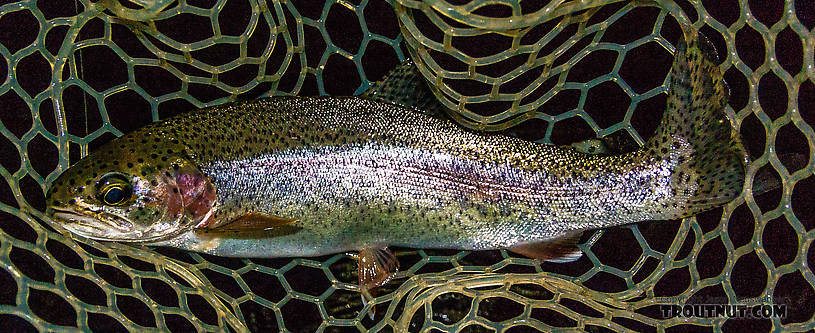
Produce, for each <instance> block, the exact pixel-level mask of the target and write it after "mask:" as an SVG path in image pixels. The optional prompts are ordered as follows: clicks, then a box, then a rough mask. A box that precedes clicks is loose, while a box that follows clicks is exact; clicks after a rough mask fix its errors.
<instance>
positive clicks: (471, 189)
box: [49, 30, 746, 258]
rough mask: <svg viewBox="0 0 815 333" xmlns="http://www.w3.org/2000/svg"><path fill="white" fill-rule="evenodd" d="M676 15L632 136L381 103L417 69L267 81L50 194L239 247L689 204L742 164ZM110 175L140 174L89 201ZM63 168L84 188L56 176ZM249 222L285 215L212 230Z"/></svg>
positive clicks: (137, 222) (321, 245)
mask: <svg viewBox="0 0 815 333" xmlns="http://www.w3.org/2000/svg"><path fill="white" fill-rule="evenodd" d="M688 31H690V30H688ZM688 31H686V40H687V42H686V43H680V44H679V45H678V46H677V53H676V55H675V60H674V65H673V71H672V74H671V75H672V77H671V81H670V82H671V84H672V86H671V90H670V93H669V97H668V102H667V105H668V109H667V111H666V115H665V117H664V118H663V122H662V124H661V125H660V127H659V128H658V129H657V131H656V134H655V136H654V137H653V138H651V139H650V140H649V141H648V142H647V143H646V145H645V146H644V147H642V148H641V149H639V150H635V151H631V152H626V153H621V154H618V155H611V156H601V155H591V154H582V153H579V152H576V151H574V150H572V149H568V148H561V147H554V146H550V145H545V144H539V143H534V142H528V141H524V140H521V139H518V138H514V137H510V136H506V135H501V134H494V133H493V134H490V133H481V132H476V131H472V130H469V129H465V128H463V127H461V126H459V125H457V124H455V123H454V122H452V121H451V120H449V119H446V118H444V117H443V116H440V113H439V112H437V110H436V111H432V112H417V110H416V109H415V108H414V107H411V106H410V105H408V106H405V105H400V104H395V103H391V102H390V101H391V100H394V101H398V102H402V103H405V101H407V103H410V100H411V99H410V98H407V99H398V98H389V96H390V95H392V94H401V95H410V93H411V92H410V91H403V89H416V88H418V87H421V86H422V85H421V84H416V82H415V80H414V81H411V83H410V84H399V83H397V84H393V83H391V82H392V81H389V80H387V79H386V80H385V82H384V83H383V84H382V86H381V87H386V88H381V89H377V88H374V89H373V92H374V93H371V94H366V95H365V96H362V97H272V98H267V99H262V100H254V101H245V102H237V103H231V104H226V105H221V106H215V107H210V108H206V109H201V110H197V111H194V112H190V113H187V114H182V115H179V116H176V117H174V118H171V119H168V120H165V121H163V122H159V123H155V124H152V125H150V126H147V127H145V128H143V129H140V130H138V131H136V132H133V133H130V134H128V135H126V136H124V137H122V138H118V139H116V140H113V141H112V142H111V143H109V144H107V145H106V146H104V147H102V148H101V149H100V151H98V152H94V153H93V154H91V155H90V156H89V157H88V158H86V159H83V160H82V161H80V162H79V163H78V164H77V166H74V167H72V168H71V169H70V170H68V172H66V173H65V174H64V175H62V176H60V178H59V179H58V180H57V181H56V182H55V185H54V188H52V189H51V191H50V192H49V198H50V199H49V200H51V201H50V203H49V205H50V206H51V207H52V209H54V210H55V211H58V212H57V214H58V215H59V216H62V217H63V221H65V220H67V221H65V222H67V223H65V226H66V228H68V229H69V230H72V231H74V232H76V233H80V234H83V235H86V236H90V237H95V238H99V239H107V240H124V241H142V242H147V243H149V244H151V245H163V246H172V247H178V248H182V249H188V250H194V251H201V252H207V253H211V254H217V255H224V256H240V257H282V256H314V255H321V254H328V253H335V252H341V251H347V250H364V249H371V248H381V247H384V246H388V245H398V246H405V247H419V248H455V249H473V250H480V249H495V248H511V249H513V248H517V247H518V246H527V245H530V244H536V243H542V242H543V243H545V242H547V241H551V240H557V239H560V238H563V237H568V238H573V237H574V235H575V233H576V232H579V231H582V230H587V229H596V228H603V227H609V226H614V225H621V224H627V223H633V222H638V221H643V220H661V219H673V218H679V217H684V216H688V215H691V214H695V213H697V212H700V211H703V210H706V209H709V208H711V207H714V206H716V205H721V204H723V203H725V202H727V201H729V200H731V199H732V198H734V197H735V196H737V195H738V193H740V192H741V186H742V183H743V179H744V163H745V162H746V154H745V153H744V150H743V148H742V146H741V143H740V140H739V138H738V136H737V135H736V134H735V132H734V131H733V129H732V127H731V126H730V123H729V121H728V120H727V118H726V116H725V114H724V110H723V108H724V105H726V99H727V93H726V92H727V87H726V86H725V85H724V82H723V80H722V78H721V73H720V72H719V70H718V68H717V67H716V66H715V64H713V63H712V62H711V61H710V59H709V58H710V56H709V54H706V53H705V51H704V50H703V48H704V47H705V45H706V44H705V43H706V42H705V41H704V39H700V37H698V35H696V34H695V33H692V32H690V33H689V32H688ZM408 65H409V64H408ZM410 73H411V71H409V70H405V68H404V67H403V68H400V69H398V70H396V71H395V72H394V74H393V75H394V77H395V79H397V80H400V81H402V80H405V79H410ZM405 87H409V88H405ZM419 95H421V94H419ZM425 95H427V94H425ZM422 103H424V102H421V103H415V105H425V104H422ZM111 159H113V160H115V161H118V162H119V163H118V165H113V164H111V163H109V160H111ZM125 166H126V167H125ZM111 174H114V175H117V177H119V178H122V177H123V176H122V175H124V177H125V178H127V177H131V178H132V184H138V185H139V186H136V187H135V188H134V191H136V192H134V196H135V198H134V199H131V201H127V202H124V203H123V204H121V205H119V204H107V205H106V204H100V203H99V201H100V200H102V199H100V196H99V193H101V192H104V191H106V190H107V188H106V187H104V186H105V185H99V184H100V182H101V180H103V179H107V178H106V177H108V176H109V175H111ZM100 177H101V178H100ZM70 179H73V180H75V181H76V180H78V179H79V180H82V181H84V182H86V184H88V185H89V186H86V187H83V188H82V189H76V188H71V186H70V185H66V180H70ZM88 179H91V180H95V185H94V186H90V185H93V184H92V183H93V182H94V181H91V182H87V180H88ZM97 179H98V180H97ZM144 184H152V185H144ZM156 184H157V185H156ZM100 186H101V187H100ZM66 191H67V192H68V193H70V194H68V195H65V193H66ZM113 197H118V196H113ZM68 198H73V199H70V200H71V201H69V199H68ZM65 202H68V203H69V205H67V208H66V205H65ZM71 202H73V203H74V204H73V205H74V206H78V207H79V209H76V208H71V206H70V205H71ZM162 204H164V205H162ZM99 212H104V213H105V214H106V215H104V216H105V218H108V219H113V220H116V219H119V220H121V221H126V222H127V223H132V224H133V225H134V226H133V227H132V228H131V229H133V230H132V231H131V232H127V233H120V232H119V231H112V230H107V231H106V232H99V231H98V230H97V229H99V228H98V227H96V228H93V227H94V226H95V225H94V223H93V221H91V219H89V218H87V217H85V216H84V215H82V214H88V213H92V214H95V215H94V216H100V214H99ZM59 216H58V217H59ZM258 220H260V221H266V223H272V222H273V221H278V222H279V221H281V220H283V221H288V222H287V224H285V225H274V226H272V225H271V224H270V225H269V227H268V228H263V229H261V230H252V231H248V232H222V231H219V230H225V229H224V228H225V227H229V225H231V224H235V223H238V222H236V221H244V222H241V223H244V224H240V225H241V226H244V225H247V223H248V224H253V223H257V221H258ZM247 221H249V222H247ZM252 221H254V222H252ZM106 223H116V222H111V221H106ZM122 223H124V222H122ZM275 223H276V222H275ZM156 224H160V226H156ZM102 229H103V231H105V230H104V229H105V228H102ZM108 229H109V228H108ZM157 230H161V231H163V234H159V233H158V232H157ZM226 230H232V229H228V228H226ZM241 230H243V229H241ZM233 231H234V230H233ZM117 232H119V234H117ZM535 251H539V250H535ZM535 251H533V252H529V251H527V252H524V253H526V254H529V253H531V254H533V255H535V254H536V253H535ZM541 257H542V258H547V256H546V255H543V254H542V255H541Z"/></svg>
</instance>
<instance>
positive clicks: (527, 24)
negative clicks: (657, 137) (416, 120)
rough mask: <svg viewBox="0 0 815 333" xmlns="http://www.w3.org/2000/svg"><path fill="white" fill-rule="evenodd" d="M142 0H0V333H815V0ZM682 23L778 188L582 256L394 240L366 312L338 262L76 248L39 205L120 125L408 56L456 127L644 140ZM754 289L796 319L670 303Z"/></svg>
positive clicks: (625, 233) (572, 138)
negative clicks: (715, 63) (561, 259)
mask: <svg viewBox="0 0 815 333" xmlns="http://www.w3.org/2000/svg"><path fill="white" fill-rule="evenodd" d="M143 2H144V5H143V6H139V5H137V4H135V3H128V2H126V1H122V2H118V1H115V0H102V1H95V2H94V1H88V0H81V1H76V2H73V1H42V0H41V1H34V0H30V1H20V2H8V1H5V2H3V3H2V5H0V55H2V58H3V61H0V78H2V85H1V86H0V122H2V126H0V331H4V332H6V331H21V332H25V331H50V330H64V329H82V330H93V331H117V330H120V331H125V330H127V331H143V330H148V329H155V330H161V331H173V332H187V331H193V330H198V331H227V330H228V331H245V330H252V331H277V330H290V331H298V332H299V331H315V330H322V331H328V332H334V331H357V330H360V331H365V330H374V331H378V330H381V331H397V332H399V331H405V330H410V331H425V330H438V331H448V330H452V329H461V330H462V331H466V332H504V331H507V332H510V331H511V332H525V331H535V330H552V329H566V330H568V329H572V328H578V329H582V330H588V331H597V332H599V331H621V330H626V329H631V330H637V331H653V332H656V331H658V330H665V331H672V332H684V331H691V330H692V331H714V330H719V329H721V330H724V331H740V330H747V331H770V330H776V331H780V330H783V331H805V330H812V329H813V328H815V323H813V313H815V289H814V287H813V286H815V275H813V273H812V270H811V267H812V266H813V264H814V263H813V260H814V259H813V258H815V253H813V251H815V247H814V246H813V245H812V243H813V239H815V230H814V229H815V213H813V211H815V204H813V199H812V197H813V192H815V178H813V177H811V176H812V174H813V170H815V163H814V162H813V160H814V159H813V158H812V154H813V149H814V148H815V132H813V128H812V126H813V124H815V84H813V81H815V65H813V54H814V53H815V49H813V48H815V39H814V38H815V37H813V36H815V34H814V33H813V32H812V29H813V27H814V26H815V15H814V14H813V13H815V2H813V1H787V2H783V1H741V2H737V1H735V0H733V1H685V0H681V1H676V2H674V1H667V0H666V1H662V0H660V1H653V2H648V1H640V2H628V1H583V2H579V1H563V2H562V3H561V2H560V1H552V2H546V1H510V0H505V1H497V2H492V3H489V4H486V3H485V2H482V1H458V0H456V1H453V0H450V1H449V3H448V2H445V1H442V0H428V1H425V2H418V1H410V0H392V1H385V0H361V1H360V0H347V1H340V0H337V1H327V2H322V1H307V0H301V1H294V0H290V1H283V2H282V1H259V0H228V1H224V0H221V1H203V0H180V1H143ZM447 8H449V10H447ZM680 23H683V24H689V25H692V26H693V27H694V28H695V29H698V30H700V31H701V32H702V33H703V34H705V35H706V36H707V37H708V38H709V39H710V40H711V42H712V43H713V45H714V46H715V47H716V49H717V50H718V54H719V57H720V61H721V65H720V68H721V70H722V72H723V73H724V77H725V79H726V81H727V83H728V85H729V86H730V91H731V98H730V101H729V106H728V108H727V113H728V115H729V117H730V118H731V121H732V122H733V123H734V124H735V126H736V128H738V129H739V131H740V133H741V134H742V136H743V139H744V142H745V145H746V146H747V148H748V150H749V153H750V155H751V157H752V159H753V162H752V163H751V164H750V165H749V168H748V181H747V185H748V189H749V188H750V187H753V186H755V185H754V184H753V178H754V176H755V175H756V174H757V173H759V174H764V175H770V178H773V179H775V180H777V181H779V182H780V183H781V187H780V188H778V189H776V190H773V191H770V192H768V193H766V194H762V195H759V196H754V195H753V193H752V192H751V191H748V190H745V191H744V193H743V194H742V196H741V197H739V198H738V199H736V200H735V201H733V202H732V203H730V204H728V205H726V206H724V207H722V208H717V209H714V210H712V211H709V212H705V213H702V214H699V215H698V216H696V217H693V218H688V219H685V220H682V221H680V220H676V221H646V222H642V223H638V224H635V225H629V226H623V227H616V228H610V229H606V230H602V231H594V232H587V233H585V234H584V236H583V239H582V244H581V245H580V247H581V249H582V250H583V251H584V253H585V255H584V256H582V257H581V258H580V259H579V260H577V261H576V262H572V263H565V264H554V263H540V262H538V261H535V260H531V259H527V258H523V257H519V256H516V255H513V254H511V253H507V252H506V251H503V250H501V251H498V250H496V251H484V252H470V251H449V250H448V251H445V250H422V249H407V248H399V249H395V253H396V255H397V257H398V258H399V260H400V262H401V267H402V272H401V273H400V275H399V276H398V277H397V278H396V279H394V280H393V281H391V282H390V283H388V284H387V285H386V286H384V287H382V288H380V291H379V297H377V299H376V300H375V301H374V302H373V303H374V304H369V305H367V306H364V305H363V303H362V302H361V300H360V297H359V293H358V292H357V290H356V287H355V285H356V278H357V277H356V263H355V261H354V260H353V259H351V257H349V256H348V255H346V254H336V255H331V256H324V257H317V258H280V259H229V258H220V257H213V256H208V255H203V254H196V253H187V252H181V251H177V250H173V249H150V248H141V247H131V246H126V245H122V244H110V243H101V242H95V241H91V240H84V239H77V240H75V239H72V238H70V237H67V236H65V235H63V234H61V233H59V232H57V231H56V230H54V229H53V228H52V227H51V226H49V224H48V223H47V221H46V220H45V219H44V218H43V217H42V213H41V212H42V210H43V209H44V208H45V207H44V205H45V199H44V195H43V193H44V190H45V189H47V187H48V185H49V183H50V182H51V181H53V180H54V179H55V178H56V177H57V176H58V175H59V173H60V172H61V171H62V170H64V169H65V168H67V167H68V166H69V165H70V164H71V163H73V162H75V161H77V160H78V159H79V158H81V157H82V156H84V155H86V154H87V152H89V151H93V150H94V149H95V148H96V147H98V146H99V145H101V144H103V143H105V142H107V141H109V140H111V139H112V138H114V137H116V136H119V135H122V134H123V133H127V132H129V131H132V130H134V129H137V128H139V127H141V126H143V125H145V124H148V123H150V122H153V121H158V120H162V119H165V118H167V117H170V116H172V115H176V114H179V113H182V112H185V111H188V110H192V109H195V108H198V107H203V106H208V105H217V104H221V103H224V102H227V101H232V100H242V99H254V98H259V97H266V96H271V95H353V94H359V93H362V92H363V91H365V89H367V87H369V86H370V84H371V83H372V82H373V81H376V80H378V79H380V78H382V76H384V75H385V74H386V73H387V72H388V71H389V70H390V69H392V68H393V67H395V66H396V65H397V64H399V63H400V62H401V61H402V60H403V59H405V58H407V57H411V58H413V59H414V60H415V61H416V63H417V64H418V66H420V67H421V68H422V73H423V75H424V76H425V77H426V78H427V79H428V81H429V82H432V83H433V84H432V85H433V87H434V88H433V89H434V92H435V93H436V95H437V97H439V100H440V101H441V102H442V103H444V104H445V105H446V106H448V107H449V108H451V109H452V110H455V111H454V112H452V113H451V115H452V117H453V118H454V119H455V120H456V121H458V122H460V123H461V124H463V125H465V126H468V127H472V128H477V129H481V130H487V131H504V132H507V133H508V134H511V135H518V136H521V137H524V138H526V139H529V140H537V141H540V142H546V143H553V144H559V145H563V144H569V143H572V142H576V141H580V140H585V139H590V138H596V137H611V138H613V140H615V141H617V142H623V143H624V144H623V145H624V146H626V145H627V146H635V145H638V144H642V143H643V142H644V141H645V140H647V138H648V137H650V136H651V135H652V134H653V132H654V130H655V128H656V126H657V124H658V123H659V121H660V119H661V117H662V112H663V111H664V108H665V103H666V94H665V92H666V90H667V85H666V80H665V78H666V77H667V75H668V72H669V69H670V63H671V59H672V56H671V53H672V52H673V49H674V47H673V45H675V44H676V42H677V41H678V40H679V38H680V37H681V35H682V31H681V28H680ZM200 135H206V133H200ZM796 154H797V155H796ZM750 302H752V303H751V304H753V303H757V304H782V305H785V306H786V308H787V313H786V316H785V317H783V318H772V319H751V320H745V319H728V318H704V317H701V318H700V317H696V318H670V317H665V316H664V315H663V314H662V313H661V311H660V310H659V304H679V305H681V304H744V303H750ZM373 305H375V306H376V313H375V316H374V317H373V319H371V318H369V317H368V313H369V308H370V307H371V306H373Z"/></svg>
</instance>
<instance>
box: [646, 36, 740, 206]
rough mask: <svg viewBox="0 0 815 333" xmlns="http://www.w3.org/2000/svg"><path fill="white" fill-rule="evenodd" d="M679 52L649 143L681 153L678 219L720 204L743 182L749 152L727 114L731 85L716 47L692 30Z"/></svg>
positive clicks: (661, 151) (658, 151)
mask: <svg viewBox="0 0 815 333" xmlns="http://www.w3.org/2000/svg"><path fill="white" fill-rule="evenodd" d="M683 30H684V32H685V33H684V35H685V40H684V41H680V42H679V43H678V45H677V47H676V53H674V62H673V67H672V68H671V76H670V91H669V93H668V103H667V104H668V107H667V110H666V111H665V115H664V116H663V119H662V123H661V124H660V126H659V127H658V128H657V131H656V134H655V136H654V137H653V138H652V139H650V140H649V142H648V144H647V147H648V149H649V150H651V151H652V153H653V154H655V155H657V156H668V155H669V154H670V155H672V156H676V160H677V166H676V168H675V170H674V172H673V184H674V186H673V188H674V190H675V191H676V193H675V197H676V203H675V204H676V207H671V208H673V209H672V211H673V212H675V214H674V215H675V217H682V216H688V215H692V214H694V213H697V212H701V211H704V210H707V209H710V208H713V207H716V206H720V205H722V204H724V203H726V202H728V201H731V200H732V199H734V198H735V197H737V196H738V195H739V194H740V193H741V191H742V186H743V184H744V176H745V165H746V163H747V160H748V158H747V153H746V152H745V150H744V147H743V145H742V143H741V140H740V139H739V135H738V133H737V132H736V131H735V129H734V128H733V126H732V125H731V123H730V121H729V120H728V118H727V116H726V114H725V107H726V106H727V100H728V88H727V84H726V83H725V82H724V79H723V77H722V73H721V71H720V70H719V68H718V66H717V65H716V64H715V60H716V51H715V49H714V48H713V45H712V44H711V43H710V42H709V41H708V40H707V39H706V38H705V37H704V35H702V34H700V33H698V32H696V31H695V30H693V29H692V28H689V27H686V28H685V29H683Z"/></svg>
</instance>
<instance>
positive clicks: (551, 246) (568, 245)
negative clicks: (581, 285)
mask: <svg viewBox="0 0 815 333" xmlns="http://www.w3.org/2000/svg"><path fill="white" fill-rule="evenodd" d="M580 235H581V233H575V234H569V235H566V236H564V237H559V238H555V239H548V240H545V241H540V242H533V243H523V244H518V245H515V246H512V247H510V248H509V250H510V251H512V252H515V253H518V254H522V255H525V256H527V257H530V258H535V259H538V260H541V261H550V262H559V263H563V262H572V261H575V260H577V259H580V256H582V255H583V252H582V251H580V249H579V248H577V243H578V241H579V240H580Z"/></svg>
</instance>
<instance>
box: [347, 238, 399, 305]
mask: <svg viewBox="0 0 815 333" xmlns="http://www.w3.org/2000/svg"><path fill="white" fill-rule="evenodd" d="M357 265H358V266H357V267H358V272H357V273H358V274H357V275H358V281H359V288H360V291H362V304H363V306H364V305H366V304H368V303H369V302H370V301H372V300H373V298H374V297H375V295H376V288H377V287H381V286H382V285H384V284H386V283H388V281H390V280H391V279H392V278H393V276H394V275H396V272H398V271H399V260H397V259H396V257H395V256H394V255H393V253H392V252H391V251H390V250H389V249H388V248H387V247H382V248H366V249H363V250H361V251H359V256H358V257H357ZM368 315H369V316H370V317H371V319H373V316H374V307H373V306H372V307H371V312H370V313H369V314H368Z"/></svg>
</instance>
